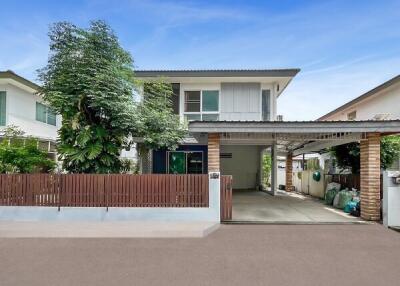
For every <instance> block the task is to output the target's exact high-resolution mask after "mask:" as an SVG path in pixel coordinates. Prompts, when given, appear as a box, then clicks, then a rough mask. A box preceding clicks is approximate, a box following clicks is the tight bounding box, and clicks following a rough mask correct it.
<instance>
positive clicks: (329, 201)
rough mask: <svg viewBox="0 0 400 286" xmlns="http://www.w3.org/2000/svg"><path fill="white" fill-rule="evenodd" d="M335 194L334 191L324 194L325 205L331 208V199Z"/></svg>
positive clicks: (335, 191)
mask: <svg viewBox="0 0 400 286" xmlns="http://www.w3.org/2000/svg"><path fill="white" fill-rule="evenodd" d="M337 193H338V191H337V190H336V189H330V190H328V191H327V192H326V194H325V204H327V205H330V206H331V205H332V204H333V199H334V198H335V196H336V194H337Z"/></svg>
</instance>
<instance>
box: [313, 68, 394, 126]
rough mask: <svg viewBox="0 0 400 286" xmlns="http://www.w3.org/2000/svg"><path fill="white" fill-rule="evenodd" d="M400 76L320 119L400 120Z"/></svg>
mask: <svg viewBox="0 0 400 286" xmlns="http://www.w3.org/2000/svg"><path fill="white" fill-rule="evenodd" d="M399 106H400V75H398V76H396V77H394V78H392V79H390V80H388V81H386V82H384V83H383V84H381V85H379V86H377V87H375V88H374V89H371V90H370V91H368V92H366V93H364V94H362V95H360V96H359V97H356V98H355V99H353V100H351V101H349V102H347V103H345V104H343V105H341V106H339V107H338V108H336V109H335V110H333V111H331V112H329V113H327V114H325V115H324V116H322V117H320V118H318V120H319V121H322V120H324V121H328V120H393V119H400V108H399Z"/></svg>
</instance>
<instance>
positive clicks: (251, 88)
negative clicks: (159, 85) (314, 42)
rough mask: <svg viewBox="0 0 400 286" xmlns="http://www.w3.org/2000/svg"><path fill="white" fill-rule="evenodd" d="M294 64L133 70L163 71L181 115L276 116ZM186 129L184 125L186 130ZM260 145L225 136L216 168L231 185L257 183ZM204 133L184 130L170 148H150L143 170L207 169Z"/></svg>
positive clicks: (145, 74) (204, 118)
mask: <svg viewBox="0 0 400 286" xmlns="http://www.w3.org/2000/svg"><path fill="white" fill-rule="evenodd" d="M298 72H299V69H280V70H157V71H150V70H149V71H144V70H141V71H136V72H135V74H136V76H137V77H139V78H141V79H143V80H146V79H154V78H157V77H163V78H165V79H166V80H167V81H169V82H170V83H172V85H173V90H174V96H173V109H174V112H175V113H176V114H179V116H180V119H181V120H182V121H184V120H186V121H188V122H189V123H190V122H196V121H201V122H209V121H219V122H236V121H241V122H245V121H251V122H264V121H275V120H277V112H276V110H277V99H278V97H279V96H280V95H281V94H282V92H283V91H284V90H285V88H286V87H287V85H288V84H289V83H290V81H291V80H292V78H293V77H294V76H295V75H296V74H297V73H298ZM190 131H191V129H190V125H189V132H190ZM262 147H265V146H253V145H251V144H250V145H249V144H242V143H241V142H240V139H237V140H236V141H235V142H234V141H230V142H227V141H225V144H222V145H221V149H220V158H221V173H222V174H229V175H233V176H234V178H235V179H234V187H235V188H237V189H252V188H255V187H256V186H258V185H259V180H260V165H261V162H260V158H261V153H262V151H263V150H264V149H265V148H262ZM208 151H209V150H208V146H207V136H206V134H203V135H200V137H199V136H189V137H187V138H185V140H184V142H182V144H181V145H180V146H179V148H178V149H177V150H175V151H168V150H153V151H152V158H151V164H150V167H149V169H150V170H149V171H150V172H152V173H158V174H197V173H207V170H208V164H209V162H208Z"/></svg>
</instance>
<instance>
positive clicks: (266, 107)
mask: <svg viewBox="0 0 400 286" xmlns="http://www.w3.org/2000/svg"><path fill="white" fill-rule="evenodd" d="M261 96H262V98H261V108H262V120H263V121H270V120H271V91H270V90H269V89H263V90H262V92H261Z"/></svg>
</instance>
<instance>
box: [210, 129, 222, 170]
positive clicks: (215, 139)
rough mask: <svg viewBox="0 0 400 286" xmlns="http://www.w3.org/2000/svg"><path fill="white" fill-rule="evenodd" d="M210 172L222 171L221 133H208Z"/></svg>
mask: <svg viewBox="0 0 400 286" xmlns="http://www.w3.org/2000/svg"><path fill="white" fill-rule="evenodd" d="M208 172H220V167H219V133H209V134H208Z"/></svg>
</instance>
